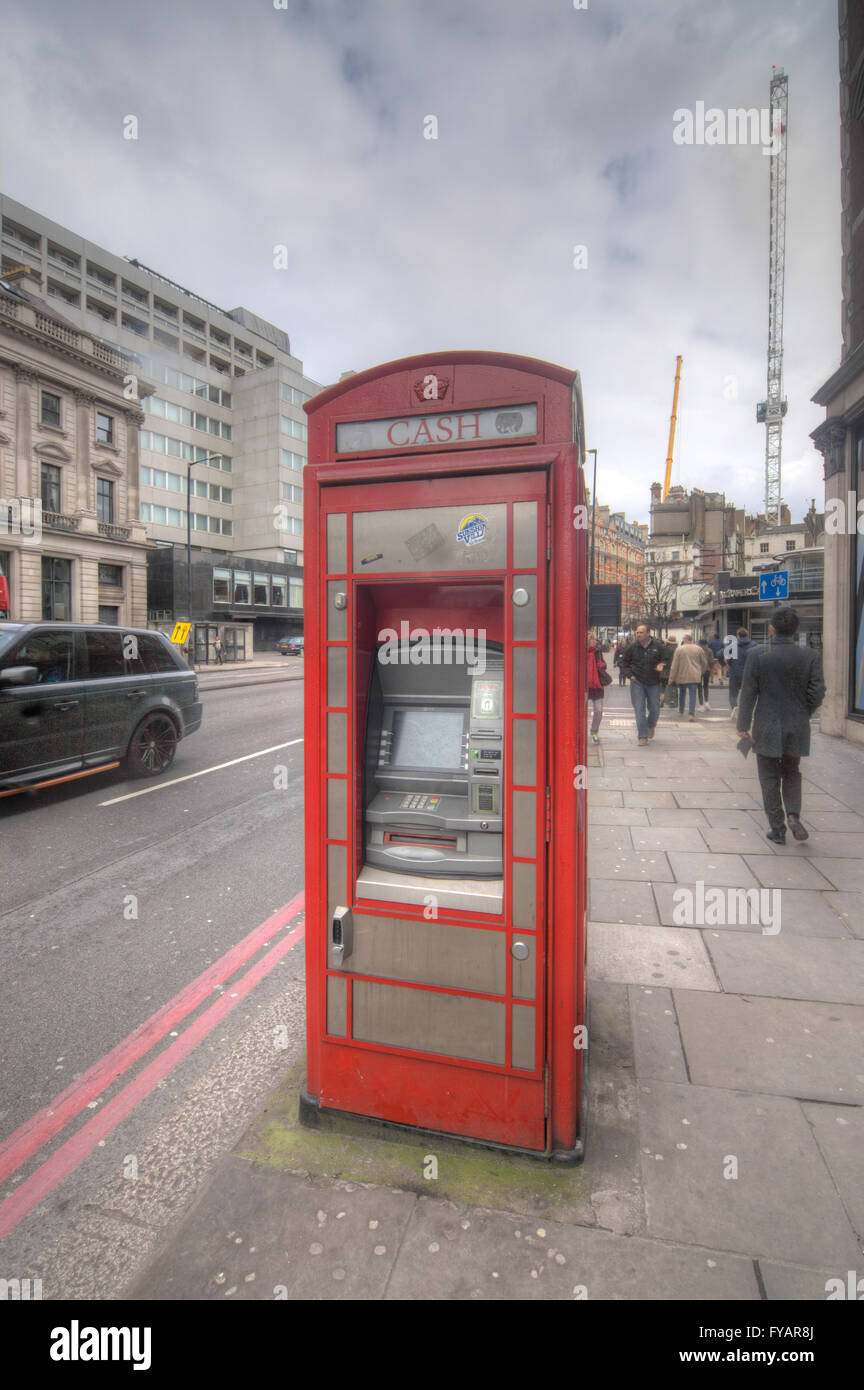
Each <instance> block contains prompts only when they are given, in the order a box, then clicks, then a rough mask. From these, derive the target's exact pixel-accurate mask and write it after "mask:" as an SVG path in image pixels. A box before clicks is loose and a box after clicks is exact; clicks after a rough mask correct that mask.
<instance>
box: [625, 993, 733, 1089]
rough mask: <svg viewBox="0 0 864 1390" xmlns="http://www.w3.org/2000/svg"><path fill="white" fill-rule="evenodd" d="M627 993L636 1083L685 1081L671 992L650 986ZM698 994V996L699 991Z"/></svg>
mask: <svg viewBox="0 0 864 1390" xmlns="http://www.w3.org/2000/svg"><path fill="white" fill-rule="evenodd" d="M628 993H629V997H630V1016H631V1018H632V1020H633V1040H634V1051H635V1055H636V1075H637V1077H638V1078H639V1080H640V1081H647V1080H649V1079H651V1078H654V1079H656V1080H658V1081H687V1080H688V1079H689V1078H688V1076H687V1064H686V1062H685V1060H684V1052H683V1050H682V1047H681V1034H680V1032H679V1030H678V1021H677V1018H676V1013H675V1003H674V997H673V994H672V991H671V990H670V989H661V988H654V987H652V986H650V985H630V987H629V991H628ZM699 993H700V995H702V993H703V991H701V990H700V991H699ZM706 997H707V995H706ZM711 997H713V996H711Z"/></svg>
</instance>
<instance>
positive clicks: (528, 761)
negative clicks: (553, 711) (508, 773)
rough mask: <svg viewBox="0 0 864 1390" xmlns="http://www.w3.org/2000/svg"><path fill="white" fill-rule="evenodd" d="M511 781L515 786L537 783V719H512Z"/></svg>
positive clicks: (527, 785)
mask: <svg viewBox="0 0 864 1390" xmlns="http://www.w3.org/2000/svg"><path fill="white" fill-rule="evenodd" d="M513 781H514V782H515V784H516V786H517V787H535V786H536V785H537V721H536V720H535V719H514V720H513Z"/></svg>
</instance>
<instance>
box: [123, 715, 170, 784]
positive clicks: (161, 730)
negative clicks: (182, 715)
mask: <svg viewBox="0 0 864 1390" xmlns="http://www.w3.org/2000/svg"><path fill="white" fill-rule="evenodd" d="M177 742H178V740H177V729H176V726H175V724H174V721H173V719H171V717H170V716H169V715H167V714H159V713H158V712H157V713H155V714H148V715H147V717H146V719H142V720H141V723H140V724H139V725H138V728H137V729H136V730H135V732H134V734H133V735H132V737H131V739H130V740H129V748H128V750H127V753H126V767H127V769H128V771H129V772H130V773H131V775H132V776H133V777H158V776H159V774H160V773H162V772H167V771H168V769H169V767H170V766H171V764H172V763H173V761H174V754H175V753H176V751H177Z"/></svg>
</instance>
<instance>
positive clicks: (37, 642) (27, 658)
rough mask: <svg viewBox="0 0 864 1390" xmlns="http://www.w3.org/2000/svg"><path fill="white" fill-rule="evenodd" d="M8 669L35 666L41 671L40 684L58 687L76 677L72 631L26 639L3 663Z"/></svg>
mask: <svg viewBox="0 0 864 1390" xmlns="http://www.w3.org/2000/svg"><path fill="white" fill-rule="evenodd" d="M0 665H2V668H3V669H4V670H5V669H6V668H7V667H9V666H35V667H36V669H37V670H38V672H39V680H38V682H37V684H38V685H56V684H58V683H59V682H60V681H71V680H73V679H74V675H75V638H74V635H73V634H72V633H71V632H51V631H50V630H48V631H42V632H34V633H32V634H31V636H30V637H27V638H26V639H25V640H24V641H23V642H22V643H21V645H20V646H19V647H17V648H16V649H15V651H14V652H13V653H11V654H10V655H9V656H7V657H6V658H5V659H4V660H3V662H2V663H0Z"/></svg>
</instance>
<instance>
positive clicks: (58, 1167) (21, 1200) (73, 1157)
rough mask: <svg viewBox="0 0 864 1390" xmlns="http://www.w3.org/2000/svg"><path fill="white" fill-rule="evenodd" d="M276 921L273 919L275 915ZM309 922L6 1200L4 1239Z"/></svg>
mask: <svg viewBox="0 0 864 1390" xmlns="http://www.w3.org/2000/svg"><path fill="white" fill-rule="evenodd" d="M271 920H272V919H271ZM305 930H306V928H305V923H299V924H298V925H297V926H296V927H294V929H293V931H290V932H289V933H288V935H287V936H285V937H283V938H282V940H281V941H279V942H277V944H276V945H275V946H272V947H271V948H270V950H269V951H268V952H267V954H266V955H265V956H262V957H261V959H260V960H259V961H258V963H257V964H256V965H253V966H252V968H251V969H250V970H247V972H246V974H245V975H244V976H243V977H242V978H241V979H240V980H238V982H237V984H236V985H235V986H234V988H233V989H232V991H231V993H230V994H223V996H222V998H221V999H219V1000H218V1001H217V1002H216V1003H215V1004H214V1005H213V1006H212V1007H211V1008H209V1009H207V1011H206V1012H205V1013H203V1014H202V1015H201V1017H200V1018H196V1020H195V1022H194V1023H190V1025H189V1027H188V1028H187V1029H186V1031H185V1032H184V1033H183V1035H182V1037H179V1038H178V1039H177V1041H176V1042H175V1043H172V1044H171V1046H170V1047H168V1048H166V1049H165V1051H164V1052H163V1053H162V1054H161V1056H159V1057H156V1058H155V1059H154V1061H152V1062H151V1063H150V1064H149V1066H146V1067H145V1068H144V1070H143V1071H142V1072H140V1073H139V1075H138V1076H136V1077H135V1079H134V1081H130V1082H129V1084H128V1085H127V1086H124V1087H123V1090H122V1091H120V1093H119V1094H118V1095H116V1096H115V1097H114V1099H113V1100H109V1102H108V1104H107V1105H106V1106H105V1109H104V1110H101V1111H100V1112H99V1114H98V1115H94V1116H93V1119H92V1120H89V1121H88V1122H87V1124H86V1125H84V1126H83V1127H82V1128H81V1129H80V1130H79V1131H78V1133H77V1134H74V1135H73V1136H72V1138H71V1139H67V1141H66V1143H65V1144H63V1145H61V1147H60V1148H59V1149H58V1150H57V1152H56V1153H55V1154H52V1155H51V1157H50V1158H49V1159H46V1161H45V1162H44V1163H43V1164H42V1166H41V1168H37V1169H36V1172H35V1173H33V1174H31V1176H30V1177H29V1178H28V1179H27V1180H26V1182H22V1184H21V1186H20V1187H19V1188H18V1189H17V1191H15V1192H13V1193H12V1195H11V1196H10V1197H7V1198H6V1200H5V1202H3V1203H2V1204H0V1240H4V1239H5V1238H6V1236H8V1234H9V1232H10V1231H12V1230H14V1228H15V1227H16V1226H17V1225H18V1222H19V1221H22V1220H23V1219H24V1217H25V1216H27V1215H28V1214H29V1213H30V1212H31V1211H32V1210H33V1208H34V1207H37V1206H38V1205H39V1203H40V1202H42V1201H44V1200H45V1198H46V1197H47V1196H48V1194H49V1193H50V1192H53V1190H54V1188H55V1187H56V1186H57V1184H58V1183H60V1182H62V1181H63V1179H64V1178H66V1177H68V1176H69V1174H70V1173H71V1172H72V1171H73V1170H74V1169H75V1168H77V1167H78V1164H79V1163H81V1162H83V1160H84V1159H85V1158H86V1157H87V1155H88V1154H90V1153H92V1152H93V1150H94V1149H95V1147H96V1145H97V1144H98V1143H99V1140H100V1139H104V1138H105V1137H106V1136H107V1135H109V1134H110V1133H111V1132H112V1130H114V1129H116V1128H117V1125H119V1124H120V1121H121V1120H125V1118H126V1116H127V1115H129V1114H131V1113H132V1111H133V1110H134V1109H135V1107H136V1105H139V1104H140V1103H141V1101H142V1100H144V1099H145V1098H146V1097H147V1096H149V1094H150V1092H151V1091H153V1090H155V1088H156V1087H157V1086H158V1084H159V1082H160V1081H162V1080H163V1079H164V1078H165V1077H166V1076H168V1075H169V1073H170V1072H172V1071H173V1070H174V1068H175V1067H176V1066H177V1063H178V1062H182V1061H183V1058H184V1057H187V1056H188V1055H189V1053H190V1052H191V1051H192V1049H193V1048H194V1047H197V1045H198V1043H199V1042H200V1041H201V1039H202V1038H206V1036H207V1034H208V1033H209V1032H211V1030H212V1029H213V1028H215V1027H216V1025H217V1024H218V1023H221V1022H222V1019H223V1018H224V1017H225V1015H226V1014H229V1013H230V1012H231V1010H232V1009H233V1008H236V1006H237V1005H238V1004H239V1003H240V1001H241V1000H242V999H244V998H245V997H246V995H247V994H248V993H249V991H250V990H251V989H253V988H254V987H255V985H257V984H258V982H259V980H262V979H263V978H264V976H265V975H267V974H269V972H270V971H271V970H272V969H273V966H274V965H278V964H279V961H280V960H281V959H282V957H283V956H287V954H288V952H289V951H290V950H291V949H292V947H294V946H296V945H297V942H298V941H302V939H303V936H304V934H305Z"/></svg>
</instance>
